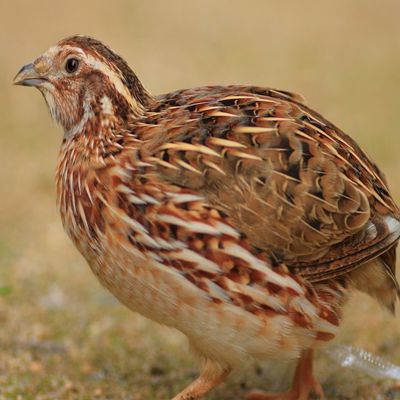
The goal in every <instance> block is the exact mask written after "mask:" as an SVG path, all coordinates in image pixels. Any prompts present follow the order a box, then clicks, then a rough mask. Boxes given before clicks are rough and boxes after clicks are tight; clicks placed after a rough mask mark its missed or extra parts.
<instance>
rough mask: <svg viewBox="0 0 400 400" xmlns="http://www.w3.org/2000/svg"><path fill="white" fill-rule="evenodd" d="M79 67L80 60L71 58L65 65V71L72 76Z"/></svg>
mask: <svg viewBox="0 0 400 400" xmlns="http://www.w3.org/2000/svg"><path fill="white" fill-rule="evenodd" d="M78 67H79V60H78V59H77V58H74V57H71V58H69V59H68V60H67V62H66V63H65V70H66V71H67V72H68V73H69V74H72V73H74V72H75V71H76V70H77V69H78Z"/></svg>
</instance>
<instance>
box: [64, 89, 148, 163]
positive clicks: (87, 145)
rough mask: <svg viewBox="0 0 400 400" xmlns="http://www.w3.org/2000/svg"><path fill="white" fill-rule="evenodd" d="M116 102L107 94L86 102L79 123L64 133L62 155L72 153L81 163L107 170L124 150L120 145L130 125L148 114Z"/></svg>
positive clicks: (142, 108)
mask: <svg viewBox="0 0 400 400" xmlns="http://www.w3.org/2000/svg"><path fill="white" fill-rule="evenodd" d="M115 100H116V99H115V98H112V97H111V96H109V95H106V94H103V95H101V96H98V97H95V98H91V99H90V100H89V101H88V100H86V101H85V102H84V104H83V106H82V107H83V112H82V113H81V118H80V119H79V121H77V122H76V123H75V124H74V125H73V126H71V127H70V128H69V129H65V130H64V139H63V144H62V151H64V152H66V153H70V151H69V150H71V151H72V152H73V153H74V159H76V160H77V161H80V162H83V163H86V164H87V163H89V164H92V165H95V166H104V165H105V164H106V159H107V158H109V157H110V156H112V155H114V154H115V153H116V152H117V151H118V150H119V149H120V148H122V146H121V145H120V144H119V143H118V142H119V141H120V139H121V137H122V135H123V132H125V131H126V130H127V128H128V125H129V123H131V122H134V121H135V119H137V118H138V117H140V115H142V114H143V113H144V107H143V106H141V107H139V106H137V107H135V108H133V107H131V106H130V105H128V104H124V103H123V102H121V101H120V100H119V103H118V101H115Z"/></svg>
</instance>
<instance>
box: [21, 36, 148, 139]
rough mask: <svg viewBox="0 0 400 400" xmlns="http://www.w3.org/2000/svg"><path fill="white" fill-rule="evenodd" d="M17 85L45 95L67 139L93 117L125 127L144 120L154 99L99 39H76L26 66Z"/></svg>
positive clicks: (59, 43) (60, 44) (49, 51)
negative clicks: (110, 117) (137, 118)
mask: <svg viewBox="0 0 400 400" xmlns="http://www.w3.org/2000/svg"><path fill="white" fill-rule="evenodd" d="M14 84H16V85H24V86H33V87H36V88H37V89H39V90H40V92H41V93H42V94H43V96H44V98H45V100H46V103H47V105H48V107H49V110H50V113H51V116H52V117H53V119H54V120H55V121H56V122H57V123H59V124H61V125H62V126H63V128H64V130H65V132H66V134H68V133H69V134H71V133H75V134H76V133H78V131H79V130H80V128H82V126H83V125H84V122H86V121H88V120H89V119H90V118H91V117H97V118H98V117H99V116H101V115H113V116H114V117H117V118H118V119H120V120H122V121H127V120H129V119H130V118H131V117H132V116H137V115H140V113H141V112H142V111H143V109H144V108H145V106H146V105H147V103H148V102H149V101H150V95H149V94H148V92H147V91H146V90H145V89H144V88H143V86H142V84H141V83H140V81H139V80H138V78H137V77H136V75H135V74H134V72H133V71H132V70H131V69H130V68H129V66H128V64H127V63H126V61H125V60H123V59H122V58H121V57H120V56H118V55H117V54H116V53H114V52H113V51H112V50H111V49H110V48H108V47H107V46H105V45H104V44H103V43H101V42H99V41H98V40H96V39H93V38H90V37H87V36H72V37H69V38H66V39H63V40H61V41H60V42H58V43H57V44H56V45H55V46H52V47H50V48H49V49H48V50H47V51H46V52H45V53H43V54H42V55H41V56H39V57H38V58H37V59H36V60H34V61H33V62H32V63H29V64H26V65H24V66H23V67H22V68H21V69H20V71H19V72H18V74H17V75H16V76H15V78H14Z"/></svg>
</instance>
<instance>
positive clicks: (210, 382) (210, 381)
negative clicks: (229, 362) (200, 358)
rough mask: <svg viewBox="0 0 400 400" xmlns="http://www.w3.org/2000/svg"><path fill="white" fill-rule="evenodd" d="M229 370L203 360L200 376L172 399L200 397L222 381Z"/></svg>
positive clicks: (192, 399)
mask: <svg viewBox="0 0 400 400" xmlns="http://www.w3.org/2000/svg"><path fill="white" fill-rule="evenodd" d="M229 372H230V369H229V368H223V367H221V366H220V365H219V364H217V363H215V362H213V361H211V360H205V362H204V364H203V366H202V369H201V372H200V376H199V377H198V378H197V379H196V380H195V381H193V382H192V383H191V384H190V385H189V386H188V387H187V388H186V389H184V390H183V391H182V392H180V393H179V394H177V395H176V396H175V397H174V398H173V399H172V400H196V399H200V398H201V397H203V396H204V395H205V394H206V393H208V392H209V391H210V390H211V389H213V388H214V387H215V386H217V385H218V384H219V383H220V382H222V381H223V380H224V379H225V378H226V377H227V376H228V374H229Z"/></svg>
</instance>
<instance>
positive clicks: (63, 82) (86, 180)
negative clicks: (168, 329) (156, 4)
mask: <svg viewBox="0 0 400 400" xmlns="http://www.w3.org/2000/svg"><path fill="white" fill-rule="evenodd" d="M16 83H19V84H25V85H28V86H36V87H38V89H39V90H40V91H41V92H42V94H43V95H44V97H45V99H46V101H47V103H48V105H49V108H50V111H51V114H52V116H53V118H55V119H56V120H57V121H58V122H59V123H60V124H61V125H62V126H63V127H64V131H65V133H64V140H63V144H62V147H61V151H60V159H59V164H58V168H57V194H58V205H59V208H60V212H61V216H62V220H63V224H64V227H65V229H66V231H67V233H68V235H69V236H70V237H71V238H72V240H73V242H74V243H75V245H76V246H77V248H78V249H79V251H80V252H81V253H82V254H83V256H84V257H85V258H86V259H87V261H88V263H89V265H90V267H91V268H92V270H93V272H94V273H95V274H96V276H97V277H98V278H99V279H100V281H101V282H102V284H103V285H104V286H105V287H107V288H108V289H109V290H110V291H111V292H112V293H113V294H114V295H115V296H116V297H117V298H118V299H119V300H120V301H121V302H122V303H124V304H125V305H127V306H128V307H129V308H131V309H132V310H134V311H138V312H140V313H141V314H143V315H145V316H147V317H149V318H152V319H154V320H156V321H158V322H161V323H164V324H166V325H169V326H173V327H175V328H177V329H179V330H180V331H182V332H183V333H185V334H186V335H187V336H188V338H189V340H190V342H191V345H192V347H193V348H194V350H195V351H196V352H197V353H198V354H199V356H200V357H201V358H202V360H203V368H202V373H201V376H200V378H199V379H198V380H196V381H195V382H193V383H192V384H191V385H190V386H189V387H188V388H187V389H185V390H184V391H183V392H182V393H180V394H179V395H177V396H176V397H175V398H174V399H175V400H189V399H196V398H200V397H201V396H202V395H204V394H205V393H206V392H208V391H209V390H210V389H212V388H213V387H214V386H215V385H216V384H218V383H219V382H220V381H221V380H222V379H223V378H224V377H225V376H226V375H227V374H228V373H229V371H230V370H231V369H232V368H234V367H235V366H238V365H240V364H241V363H243V362H245V361H247V360H248V359H249V358H254V359H258V360H264V359H290V358H300V361H299V364H298V367H297V372H296V375H295V379H294V385H293V388H292V390H291V391H289V392H286V393H283V394H276V395H268V394H265V393H260V392H257V393H256V392H254V393H252V394H250V395H249V398H250V399H254V400H256V399H271V398H276V399H289V400H294V399H303V400H306V399H308V396H309V393H310V391H311V390H314V391H315V392H316V393H317V394H318V395H319V396H322V390H321V388H320V386H319V385H318V384H317V382H316V381H315V380H314V378H313V374H312V353H313V349H314V348H316V347H317V346H318V345H320V344H323V343H324V342H326V341H328V340H330V339H332V338H333V337H334V336H335V334H336V332H337V328H338V326H339V323H340V319H341V308H342V305H343V303H344V301H345V299H346V297H347V293H348V291H349V289H350V288H351V287H356V288H358V289H360V290H364V291H366V292H368V293H370V294H371V295H372V296H374V297H376V298H377V299H378V300H379V301H380V302H381V303H383V304H384V305H385V306H387V307H388V308H389V309H391V310H394V303H395V299H396V291H397V293H398V292H399V286H398V284H397V282H396V278H395V246H396V244H397V241H398V238H399V235H400V222H399V219H400V212H399V209H398V207H397V205H396V204H395V203H394V201H393V199H392V197H391V196H390V193H389V189H388V187H387V183H386V181H385V179H384V177H383V176H382V173H381V172H380V171H379V169H378V168H377V166H376V165H375V164H374V163H373V162H372V161H371V160H370V159H369V158H368V157H367V156H366V154H365V153H364V152H363V151H362V150H361V149H360V148H359V147H358V145H357V144H356V143H355V142H354V140H352V139H351V138H350V137H349V136H348V135H346V134H345V133H343V132H342V131H341V130H340V129H338V128H337V127H335V126H334V125H332V124H331V123H330V122H328V121H327V120H325V119H324V118H323V117H322V116H321V115H319V114H317V113H316V112H315V111H313V110H312V109H310V108H309V107H307V106H306V105H305V104H304V101H303V98H302V97H300V96H298V95H294V94H292V93H289V92H285V91H279V90H273V89H266V88H261V87H253V86H209V87H201V88H196V89H187V90H180V91H177V92H174V93H169V94H166V95H162V96H157V97H153V96H151V95H150V94H149V93H148V92H147V91H146V90H145V89H144V88H143V86H142V85H141V83H140V81H139V80H138V78H137V77H136V75H135V74H134V73H133V72H132V71H131V69H130V68H129V67H128V65H127V64H126V62H125V61H124V60H123V59H122V58H120V57H119V56H117V55H116V54H115V53H114V52H113V51H111V50H110V49H109V48H107V47H106V46H104V45H103V44H102V43H100V42H98V41H97V40H95V39H91V38H88V37H84V36H74V37H71V38H67V39H64V40H62V41H61V42H59V43H58V44H57V45H56V46H54V47H52V48H50V49H49V50H48V51H47V52H46V53H44V55H42V56H41V57H39V58H38V59H37V60H35V61H34V63H32V64H30V65H27V66H25V67H24V68H23V69H22V70H21V71H20V73H19V74H18V75H17V77H16Z"/></svg>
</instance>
